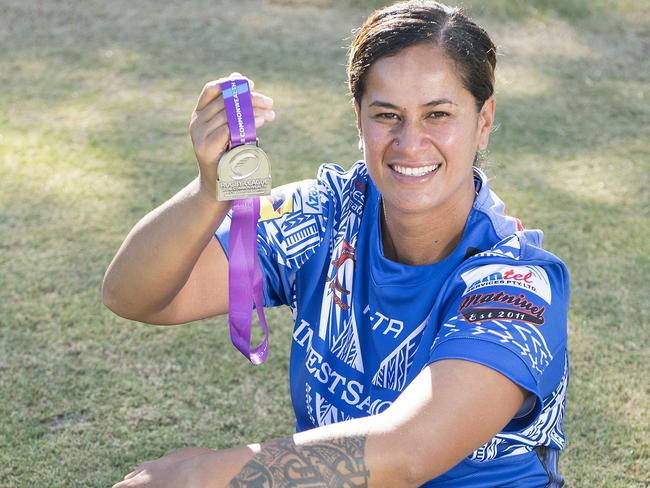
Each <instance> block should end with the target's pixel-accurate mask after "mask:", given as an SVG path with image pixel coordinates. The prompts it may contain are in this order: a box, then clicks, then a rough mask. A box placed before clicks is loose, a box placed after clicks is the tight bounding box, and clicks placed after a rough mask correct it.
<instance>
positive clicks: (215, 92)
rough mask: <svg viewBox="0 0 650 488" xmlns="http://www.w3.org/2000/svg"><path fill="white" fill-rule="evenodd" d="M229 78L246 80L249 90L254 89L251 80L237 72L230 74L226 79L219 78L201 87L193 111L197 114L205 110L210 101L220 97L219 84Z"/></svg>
mask: <svg viewBox="0 0 650 488" xmlns="http://www.w3.org/2000/svg"><path fill="white" fill-rule="evenodd" d="M231 78H245V79H246V80H248V84H249V86H250V88H251V90H253V89H254V88H255V83H254V82H253V80H250V79H248V78H246V77H245V76H243V75H242V74H241V73H237V72H234V73H230V76H228V77H227V78H219V79H218V80H212V81H209V82H207V83H206V84H205V85H204V86H203V90H201V94H200V95H199V99H198V101H197V102H196V108H195V109H194V110H195V111H197V112H198V111H199V110H202V109H203V108H205V106H206V105H207V104H208V103H210V102H211V101H212V100H214V99H215V98H217V97H218V96H219V95H221V83H223V82H224V81H226V80H228V79H231Z"/></svg>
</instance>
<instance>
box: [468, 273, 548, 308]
mask: <svg viewBox="0 0 650 488" xmlns="http://www.w3.org/2000/svg"><path fill="white" fill-rule="evenodd" d="M461 277H462V278H463V281H464V282H465V285H466V288H465V291H464V292H463V296H465V295H467V294H469V293H472V292H474V291H477V290H480V289H481V288H486V287H489V286H514V287H517V288H522V289H524V290H527V291H529V292H532V293H534V294H535V295H537V296H539V297H540V298H541V299H542V300H544V301H545V302H546V303H548V304H549V305H550V304H551V285H550V282H549V279H548V275H547V274H546V271H544V269H543V268H541V267H539V266H509V265H505V264H488V265H485V266H481V267H478V268H474V269H472V270H470V271H467V272H465V273H463V274H462V275H461Z"/></svg>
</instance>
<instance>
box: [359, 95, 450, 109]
mask: <svg viewBox="0 0 650 488" xmlns="http://www.w3.org/2000/svg"><path fill="white" fill-rule="evenodd" d="M447 103H448V104H451V105H456V104H455V103H454V102H452V101H451V100H449V99H448V98H437V99H435V100H431V101H430V102H427V103H425V104H424V105H423V107H435V106H436V105H444V104H447ZM368 107H383V108H390V109H393V110H399V108H400V107H398V106H397V105H393V104H392V103H388V102H382V101H381V100H375V101H374V102H372V103H371V104H370V105H368Z"/></svg>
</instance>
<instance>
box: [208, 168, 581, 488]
mask: <svg viewBox="0 0 650 488" xmlns="http://www.w3.org/2000/svg"><path fill="white" fill-rule="evenodd" d="M474 179H475V186H476V191H477V197H476V199H475V201H474V205H473V208H472V210H471V211H470V214H469V216H468V219H467V223H466V226H465V230H464V233H463V236H462V239H461V242H460V243H459V245H458V246H457V247H456V249H455V250H454V251H453V252H452V253H451V254H450V255H449V256H447V257H446V258H445V259H443V260H442V261H440V262H438V263H435V264H431V265H423V266H409V265H404V264H400V263H395V262H393V261H390V260H388V259H386V258H385V257H384V255H383V251H382V247H381V226H380V211H379V208H380V194H379V192H378V190H377V188H376V187H375V186H374V184H373V182H372V180H371V179H370V178H369V177H368V173H367V168H366V165H365V163H363V162H357V163H356V164H354V165H353V167H352V168H351V169H350V170H349V171H345V170H343V169H342V168H341V167H339V166H336V165H323V166H322V167H321V168H320V170H319V172H318V176H317V178H316V179H315V180H308V181H302V182H299V183H295V184H291V185H287V186H284V187H280V188H277V189H275V190H274V191H273V194H272V195H271V196H270V197H262V198H261V210H260V222H259V224H258V254H259V256H260V261H261V264H262V268H263V272H264V300H265V306H278V305H287V306H289V307H290V308H291V310H292V312H293V317H294V320H295V325H294V332H293V343H292V350H291V364H290V383H291V397H292V402H293V407H294V411H295V415H296V427H297V430H298V431H303V430H306V429H311V428H314V427H318V426H321V425H327V424H329V423H333V422H340V421H345V420H348V419H352V418H357V417H363V416H367V415H373V414H377V413H380V412H382V411H383V410H385V409H386V408H388V407H389V406H390V405H391V404H392V402H393V401H394V400H395V399H396V398H397V396H399V394H400V392H401V391H403V390H404V388H405V387H406V386H407V385H408V384H409V383H410V382H411V381H412V380H413V378H415V376H417V374H418V373H419V372H420V371H422V369H424V368H425V367H426V366H427V365H429V364H430V363H432V362H434V361H438V360H441V359H449V358H455V359H465V360H469V361H474V362H477V363H480V364H483V365H486V366H488V367H490V368H493V369H495V370H497V371H499V372H500V373H502V374H504V375H505V376H507V377H508V378H510V379H511V380H512V381H513V382H515V383H516V384H518V385H520V386H521V387H523V388H524V389H526V390H528V391H529V392H531V393H532V395H531V396H530V397H529V400H528V401H527V402H525V404H524V405H523V407H522V408H521V410H520V411H519V413H518V414H517V415H516V417H515V418H514V419H513V420H512V421H511V422H510V423H509V424H508V425H507V426H506V427H505V429H504V430H503V431H502V432H500V433H499V434H498V435H497V436H495V437H494V438H493V439H492V440H491V441H490V442H488V443H487V444H485V445H484V446H482V447H481V448H480V449H478V450H476V451H475V452H474V453H472V454H471V456H469V457H468V458H466V459H465V460H464V461H462V462H461V463H459V464H458V465H457V466H455V467H454V468H452V469H451V470H449V471H448V472H447V473H445V474H444V475H442V476H440V477H438V478H436V479H435V480H431V481H430V482H428V483H427V484H426V485H424V486H427V487H434V486H435V487H442V486H454V487H488V486H496V485H499V486H510V485H512V486H524V487H528V486H531V487H532V486H561V483H562V480H561V478H560V477H559V475H557V453H558V451H559V450H561V449H562V448H563V447H564V445H565V437H564V432H563V428H562V418H563V415H564V406H565V399H566V390H567V385H568V356H567V336H566V332H567V309H568V300H569V277H568V273H567V270H566V267H565V266H564V264H563V263H562V262H561V261H560V260H559V259H558V258H557V257H555V256H553V255H552V254H550V253H549V252H547V251H544V250H543V249H542V248H541V241H542V233H541V231H539V230H524V229H523V228H522V226H521V223H520V222H519V221H518V220H517V219H515V218H513V217H509V216H507V215H506V214H505V207H504V204H503V202H502V201H501V200H500V199H499V198H498V197H497V196H496V195H495V194H494V193H493V192H492V191H491V190H490V188H489V184H488V180H487V177H486V176H485V174H483V173H482V172H481V171H480V170H479V169H475V170H474ZM229 228H230V217H228V218H227V219H226V220H225V221H224V223H223V224H222V226H221V227H220V228H219V229H218V231H217V233H216V236H217V238H218V239H219V241H220V243H221V244H222V246H223V247H224V250H225V251H226V253H228V235H229Z"/></svg>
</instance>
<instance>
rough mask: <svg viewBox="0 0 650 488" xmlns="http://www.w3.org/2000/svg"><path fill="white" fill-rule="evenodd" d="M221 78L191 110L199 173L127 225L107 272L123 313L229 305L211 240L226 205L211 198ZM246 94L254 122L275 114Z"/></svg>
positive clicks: (195, 312)
mask: <svg viewBox="0 0 650 488" xmlns="http://www.w3.org/2000/svg"><path fill="white" fill-rule="evenodd" d="M233 74H234V75H235V74H236V73H233ZM221 81H223V80H215V81H211V82H210V83H207V84H206V85H205V86H204V87H203V91H202V92H201V95H200V96H199V99H198V101H197V104H196V107H195V109H194V112H193V113H192V120H191V122H190V134H191V136H192V143H193V145H194V152H195V154H196V158H197V161H198V166H199V175H198V176H197V178H196V179H195V180H193V181H192V182H190V183H189V184H188V185H187V186H186V187H185V188H183V189H182V190H181V191H180V192H178V193H177V194H176V195H174V196H173V197H172V198H170V199H169V200H167V201H166V202H165V203H163V204H162V205H161V206H159V207H158V208H156V209H155V210H153V211H152V212H150V213H149V214H147V215H146V216H145V217H144V218H142V220H140V222H138V223H137V224H136V225H135V227H133V229H132V230H131V232H129V234H128V236H127V237H126V239H125V240H124V243H123V244H122V246H121V247H120V249H119V250H118V252H117V254H116V255H115V257H114V258H113V261H112V262H111V264H110V266H109V267H108V270H107V271H106V275H105V276H104V282H103V285H102V298H103V301H104V303H105V304H106V306H107V307H108V308H110V309H111V310H112V311H113V312H115V313H116V314H118V315H120V316H122V317H125V318H128V319H132V320H138V321H141V322H148V323H155V324H178V323H184V322H189V321H192V320H197V319H201V318H205V317H209V316H212V315H218V314H223V313H225V312H226V311H227V310H228V289H227V288H228V287H227V283H228V276H227V271H228V264H227V259H226V256H225V254H224V252H223V250H222V249H221V246H220V245H219V244H218V243H217V242H215V240H214V239H213V238H212V236H213V233H214V231H215V230H216V229H217V227H218V226H219V225H220V224H221V222H222V221H223V219H224V217H225V215H226V213H227V212H228V210H229V208H230V204H229V203H228V202H217V201H216V196H215V185H216V171H217V161H218V160H219V158H220V157H221V155H222V154H223V152H224V150H225V148H226V147H227V143H228V140H229V130H228V124H227V119H226V115H225V110H224V103H223V98H222V96H221V90H220V87H219V84H220V82H221ZM252 100H253V108H254V112H255V126H256V127H261V126H262V125H264V123H265V122H268V121H272V120H273V119H274V118H275V113H274V112H273V110H272V106H273V101H272V100H271V99H270V98H268V97H265V96H264V95H262V94H259V93H253V97H252Z"/></svg>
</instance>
